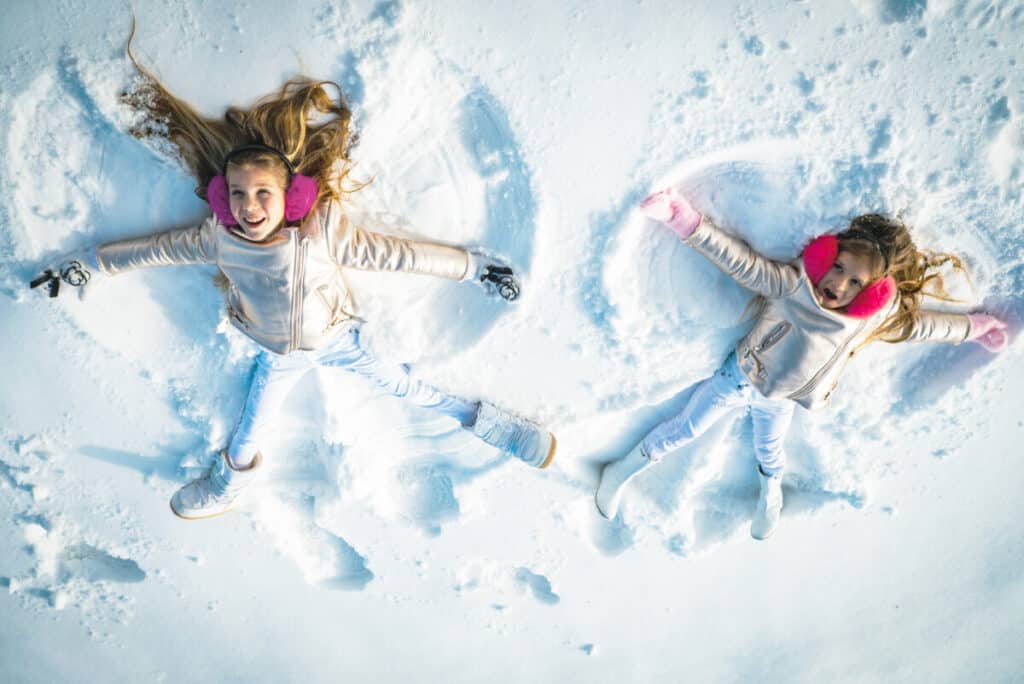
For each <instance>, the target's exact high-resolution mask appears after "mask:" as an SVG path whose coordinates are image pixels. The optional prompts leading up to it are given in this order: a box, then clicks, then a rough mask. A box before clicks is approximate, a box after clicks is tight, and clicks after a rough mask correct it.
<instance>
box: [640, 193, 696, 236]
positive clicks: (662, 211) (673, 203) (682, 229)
mask: <svg viewBox="0 0 1024 684" xmlns="http://www.w3.org/2000/svg"><path fill="white" fill-rule="evenodd" d="M640 210H641V211H642V212H644V214H645V215H646V216H647V217H648V218H651V219H654V220H655V221H658V222H660V223H664V224H665V225H666V226H668V227H669V228H671V229H672V230H673V231H674V232H675V234H676V235H678V236H679V237H681V238H682V239H684V240H685V239H686V238H688V237H690V236H691V235H693V231H695V230H697V226H699V225H700V220H701V215H700V212H698V211H697V210H696V209H694V208H693V207H692V206H690V203H689V202H687V201H686V199H684V198H683V197H680V196H679V195H677V194H676V191H675V190H673V189H672V188H667V189H665V190H662V191H660V192H656V193H654V194H653V195H650V196H649V197H647V199H645V200H644V201H643V202H641V203H640Z"/></svg>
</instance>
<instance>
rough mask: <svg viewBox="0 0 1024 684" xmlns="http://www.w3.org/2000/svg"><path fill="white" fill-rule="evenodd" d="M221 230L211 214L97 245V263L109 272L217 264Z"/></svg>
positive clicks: (106, 272) (107, 273)
mask: <svg viewBox="0 0 1024 684" xmlns="http://www.w3.org/2000/svg"><path fill="white" fill-rule="evenodd" d="M217 230H218V224H217V221H216V219H214V218H213V217H211V218H209V219H207V220H206V221H204V222H203V223H202V224H201V225H198V226H193V227H191V228H177V229H174V230H168V231H164V232H162V233H155V234H153V235H143V236H141V237H136V238H128V239H126V240H117V241H116V242H108V243H106V244H103V245H100V246H99V247H97V248H96V262H97V265H98V266H99V268H100V270H101V271H102V272H103V273H104V274H106V275H115V274H117V273H121V272H122V271H129V270H131V269H134V268H144V267H147V266H177V265H184V264H208V263H213V262H215V261H216V260H217V237H216V231H217Z"/></svg>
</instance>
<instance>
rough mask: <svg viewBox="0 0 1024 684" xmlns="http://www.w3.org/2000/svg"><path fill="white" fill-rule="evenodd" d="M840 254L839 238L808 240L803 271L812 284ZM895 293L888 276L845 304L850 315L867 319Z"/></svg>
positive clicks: (826, 271)
mask: <svg viewBox="0 0 1024 684" xmlns="http://www.w3.org/2000/svg"><path fill="white" fill-rule="evenodd" d="M838 256H839V238H837V237H836V236H835V235H822V236H820V237H816V238H814V239H813V240H811V244H809V245H807V247H806V248H805V249H804V254H803V260H804V271H806V272H807V277H808V278H810V279H811V283H813V284H814V285H817V284H818V283H819V282H820V281H821V279H822V278H824V277H825V274H826V273H828V271H829V269H830V268H832V264H834V263H835V262H836V257H838ZM895 294H896V280H895V279H894V278H893V277H892V276H891V275H887V276H885V277H884V278H879V279H878V280H876V281H875V282H873V283H871V284H870V285H868V286H867V287H865V288H864V289H863V290H861V291H860V292H859V293H858V294H857V296H856V297H854V298H853V301H852V302H850V303H849V304H848V305H847V307H846V315H847V316H850V317H851V318H870V317H871V316H874V315H875V314H876V313H878V312H879V311H881V310H882V309H883V308H885V307H886V306H887V305H888V304H889V302H890V301H892V298H893V296H895Z"/></svg>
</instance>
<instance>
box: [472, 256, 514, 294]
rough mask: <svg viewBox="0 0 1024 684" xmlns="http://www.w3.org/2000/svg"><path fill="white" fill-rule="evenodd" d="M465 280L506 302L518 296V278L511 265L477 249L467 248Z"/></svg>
mask: <svg viewBox="0 0 1024 684" xmlns="http://www.w3.org/2000/svg"><path fill="white" fill-rule="evenodd" d="M466 280H472V281H473V282H474V283H476V284H477V285H478V286H480V287H482V288H483V289H484V291H485V292H486V293H487V294H488V295H491V296H494V295H497V296H499V297H501V298H502V299H504V300H505V301H506V302H514V301H515V300H516V299H518V298H519V280H518V279H517V278H516V275H515V273H513V272H512V267H511V266H509V265H508V264H506V263H505V262H504V261H503V260H501V259H499V258H497V257H494V256H491V255H489V254H486V253H485V252H483V251H481V250H479V249H471V250H469V268H468V269H467V271H466Z"/></svg>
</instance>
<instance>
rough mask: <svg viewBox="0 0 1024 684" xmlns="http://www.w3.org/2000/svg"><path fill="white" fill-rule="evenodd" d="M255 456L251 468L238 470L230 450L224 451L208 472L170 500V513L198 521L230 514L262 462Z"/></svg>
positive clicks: (255, 475)
mask: <svg viewBox="0 0 1024 684" xmlns="http://www.w3.org/2000/svg"><path fill="white" fill-rule="evenodd" d="M261 460H262V459H261V457H260V454H259V453H257V454H256V458H254V459H253V461H252V465H250V466H249V467H248V468H246V469H245V470H235V469H234V468H233V467H231V463H229V461H228V453H227V451H226V450H225V451H222V452H221V453H220V456H218V457H217V460H216V461H214V462H213V465H212V466H210V470H209V472H207V473H206V475H203V476H202V477H200V478H199V479H197V480H192V481H191V482H189V483H188V484H187V485H185V486H184V487H182V488H181V489H179V490H178V491H176V492H175V493H174V496H172V497H171V510H172V511H174V514H175V515H176V516H178V517H179V518H185V519H186V520H199V519H201V518H212V517H213V516H215V515H220V514H222V513H227V512H228V511H230V510H231V508H232V507H233V506H234V505H235V503H236V502H237V501H238V499H239V497H240V496H241V494H242V491H243V490H244V489H245V488H246V487H247V486H248V485H249V484H251V483H252V481H253V480H255V479H256V478H257V477H258V476H259V473H258V472H257V470H258V468H259V466H260V462H261Z"/></svg>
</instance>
